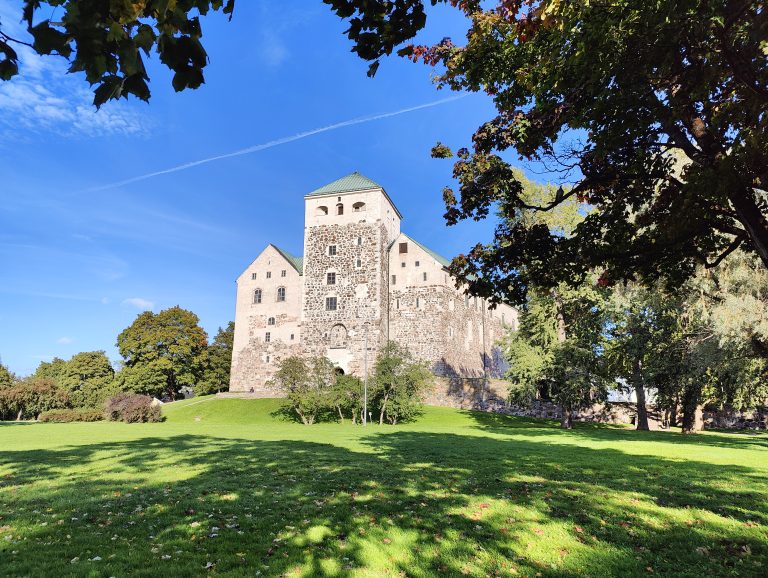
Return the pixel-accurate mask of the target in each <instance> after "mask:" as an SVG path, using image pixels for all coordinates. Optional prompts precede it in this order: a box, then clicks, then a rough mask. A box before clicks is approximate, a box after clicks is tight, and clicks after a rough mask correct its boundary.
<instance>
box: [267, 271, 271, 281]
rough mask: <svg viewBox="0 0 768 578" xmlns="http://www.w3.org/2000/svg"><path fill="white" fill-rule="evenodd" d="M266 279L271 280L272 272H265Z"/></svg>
mask: <svg viewBox="0 0 768 578" xmlns="http://www.w3.org/2000/svg"><path fill="white" fill-rule="evenodd" d="M267 279H272V271H267Z"/></svg>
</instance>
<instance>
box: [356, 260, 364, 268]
mask: <svg viewBox="0 0 768 578" xmlns="http://www.w3.org/2000/svg"><path fill="white" fill-rule="evenodd" d="M355 266H356V267H357V268H358V269H359V268H360V267H362V266H363V260H362V259H358V260H357V261H355Z"/></svg>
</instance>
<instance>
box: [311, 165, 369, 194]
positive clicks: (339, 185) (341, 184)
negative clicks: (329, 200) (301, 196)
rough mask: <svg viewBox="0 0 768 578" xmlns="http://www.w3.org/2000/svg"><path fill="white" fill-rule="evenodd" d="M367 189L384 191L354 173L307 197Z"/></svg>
mask: <svg viewBox="0 0 768 578" xmlns="http://www.w3.org/2000/svg"><path fill="white" fill-rule="evenodd" d="M369 189H382V190H384V187H382V186H381V185H380V184H378V183H375V182H373V181H372V180H371V179H369V178H368V177H366V176H364V175H361V174H360V173H358V172H357V171H355V172H354V173H350V174H348V175H347V176H345V177H341V178H340V179H336V180H335V181H333V182H332V183H328V184H327V185H324V186H322V187H320V188H319V189H315V190H314V191H312V192H311V193H309V194H308V195H307V196H308V197H312V196H315V195H332V194H335V193H348V192H350V191H366V190H369Z"/></svg>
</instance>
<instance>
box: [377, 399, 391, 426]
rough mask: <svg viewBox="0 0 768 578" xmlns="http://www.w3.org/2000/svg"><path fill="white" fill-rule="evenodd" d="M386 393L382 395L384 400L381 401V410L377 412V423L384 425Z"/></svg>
mask: <svg viewBox="0 0 768 578" xmlns="http://www.w3.org/2000/svg"><path fill="white" fill-rule="evenodd" d="M388 399H389V396H388V395H385V396H384V400H383V401H382V402H381V412H380V413H379V425H384V412H385V411H386V410H387V400H388Z"/></svg>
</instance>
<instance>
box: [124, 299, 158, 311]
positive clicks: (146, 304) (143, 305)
mask: <svg viewBox="0 0 768 578" xmlns="http://www.w3.org/2000/svg"><path fill="white" fill-rule="evenodd" d="M123 305H130V306H131V307H135V308H136V309H139V310H141V311H151V310H152V309H154V307H155V303H154V301H149V300H147V299H142V298H141V297H130V298H129V299H125V300H123Z"/></svg>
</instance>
